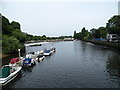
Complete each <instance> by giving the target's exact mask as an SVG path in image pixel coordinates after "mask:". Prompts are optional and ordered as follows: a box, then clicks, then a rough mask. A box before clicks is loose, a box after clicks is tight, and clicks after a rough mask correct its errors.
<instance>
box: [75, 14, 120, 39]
mask: <svg viewBox="0 0 120 90" xmlns="http://www.w3.org/2000/svg"><path fill="white" fill-rule="evenodd" d="M107 33H110V34H117V35H118V36H119V37H120V15H115V16H113V17H112V18H111V19H109V20H108V23H107V25H106V27H99V28H98V29H95V28H92V29H91V30H90V32H88V31H87V30H86V29H85V27H84V28H83V29H82V30H81V32H79V33H76V32H74V39H81V40H86V39H95V38H104V39H105V38H106V35H107Z"/></svg>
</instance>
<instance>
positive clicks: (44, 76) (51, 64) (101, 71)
mask: <svg viewBox="0 0 120 90" xmlns="http://www.w3.org/2000/svg"><path fill="white" fill-rule="evenodd" d="M51 46H54V47H55V48H56V52H55V53H54V54H53V55H51V56H49V57H46V58H45V59H44V61H42V62H40V63H38V62H37V63H36V65H35V66H34V67H33V68H31V69H30V70H22V76H20V77H19V78H17V79H16V80H15V81H13V82H12V83H11V84H10V85H8V86H7V87H9V88H118V87H120V78H119V77H120V74H119V73H118V71H119V67H118V66H120V54H119V53H118V51H117V50H114V49H111V48H108V47H105V46H101V45H94V44H92V43H88V42H83V41H62V42H54V43H46V44H43V45H42V46H34V47H29V46H27V47H26V53H28V52H33V51H34V52H35V51H38V50H42V49H44V48H50V47H51ZM22 55H24V54H22ZM15 56H17V55H15ZM12 57H14V55H12V56H9V57H8V58H4V62H3V63H4V64H5V63H7V62H8V61H6V62H5V60H6V59H10V58H12Z"/></svg>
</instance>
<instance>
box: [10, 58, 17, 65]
mask: <svg viewBox="0 0 120 90" xmlns="http://www.w3.org/2000/svg"><path fill="white" fill-rule="evenodd" d="M18 61H19V58H18V57H17V58H12V59H11V61H10V63H11V64H14V63H17V62H18Z"/></svg>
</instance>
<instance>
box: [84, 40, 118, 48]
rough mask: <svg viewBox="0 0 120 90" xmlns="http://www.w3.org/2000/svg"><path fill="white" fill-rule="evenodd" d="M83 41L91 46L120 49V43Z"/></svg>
mask: <svg viewBox="0 0 120 90" xmlns="http://www.w3.org/2000/svg"><path fill="white" fill-rule="evenodd" d="M83 41H85V42H90V43H93V44H99V45H104V46H108V47H111V48H116V49H120V43H112V42H106V41H95V40H83Z"/></svg>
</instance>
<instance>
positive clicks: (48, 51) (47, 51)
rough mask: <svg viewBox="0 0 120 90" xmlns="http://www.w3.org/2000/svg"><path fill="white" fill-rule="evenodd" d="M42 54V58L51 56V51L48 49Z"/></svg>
mask: <svg viewBox="0 0 120 90" xmlns="http://www.w3.org/2000/svg"><path fill="white" fill-rule="evenodd" d="M43 54H44V56H50V55H51V50H50V49H45V50H44V53H43Z"/></svg>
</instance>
